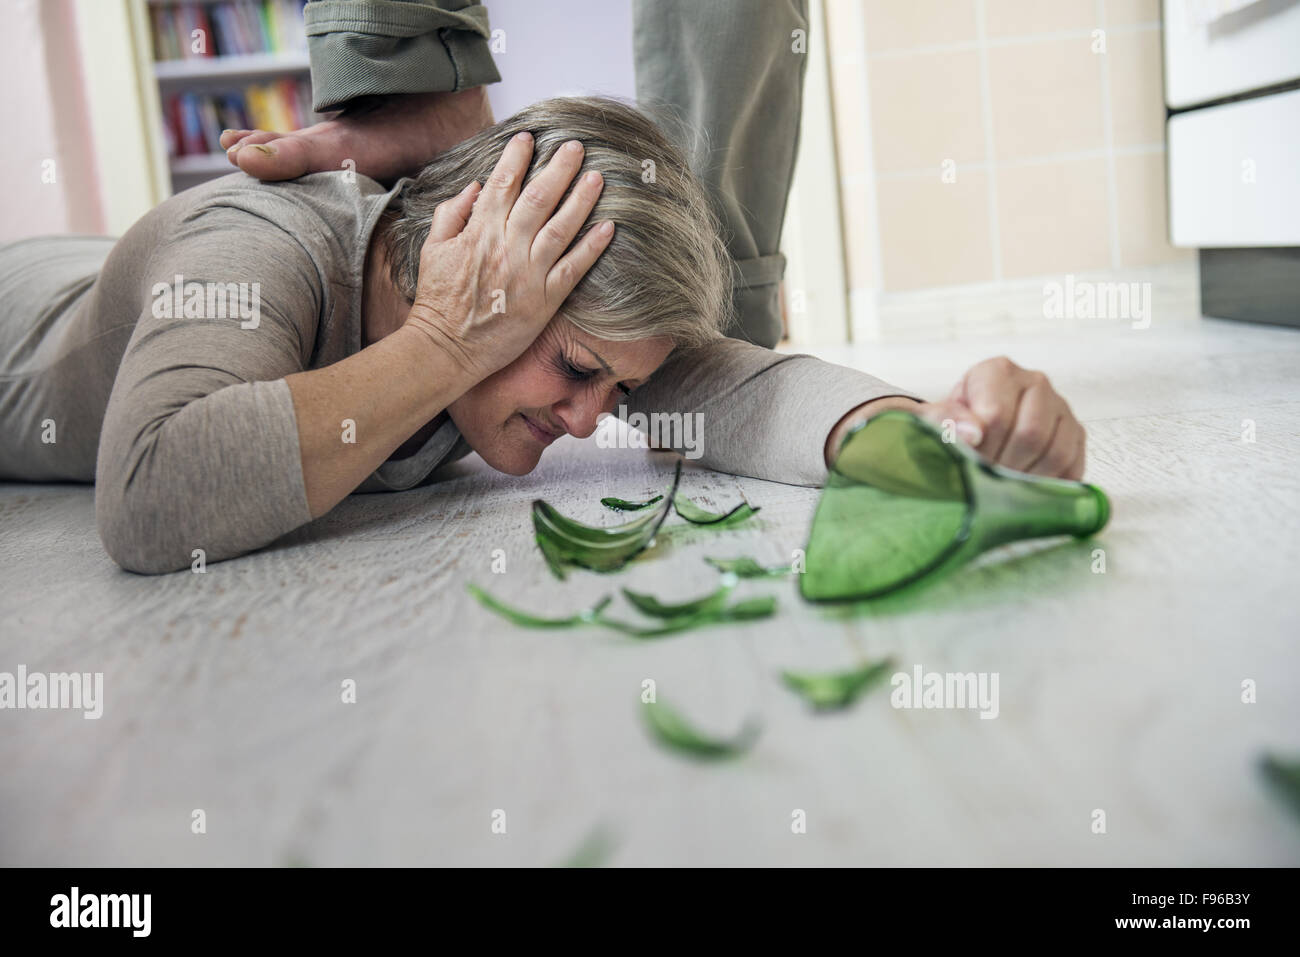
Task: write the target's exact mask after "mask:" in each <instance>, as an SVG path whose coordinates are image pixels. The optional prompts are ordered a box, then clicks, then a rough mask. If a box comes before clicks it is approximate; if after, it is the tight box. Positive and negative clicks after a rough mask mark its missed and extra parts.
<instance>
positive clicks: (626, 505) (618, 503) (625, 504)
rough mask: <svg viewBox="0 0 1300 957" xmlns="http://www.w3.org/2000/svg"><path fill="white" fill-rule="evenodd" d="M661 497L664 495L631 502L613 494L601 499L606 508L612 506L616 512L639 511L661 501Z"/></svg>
mask: <svg viewBox="0 0 1300 957" xmlns="http://www.w3.org/2000/svg"><path fill="white" fill-rule="evenodd" d="M661 498H663V496H662V495H656V496H655V497H654V498H652V499H648V500H647V501H644V502H629V501H626V500H624V499H621V498H614V497H612V496H611V497H609V498H602V499H601V500H600V504H601V505H604V506H605V507H606V508H612V509H613V510H614V511H616V512H639V511H641V509H643V508H649V507H650V506H651V505H653V504H654V503H655V502H657V501H659V500H660V499H661Z"/></svg>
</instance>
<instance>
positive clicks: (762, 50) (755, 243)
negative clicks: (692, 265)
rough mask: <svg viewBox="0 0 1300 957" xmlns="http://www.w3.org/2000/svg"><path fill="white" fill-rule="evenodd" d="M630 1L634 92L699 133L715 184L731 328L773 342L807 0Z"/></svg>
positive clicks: (698, 162)
mask: <svg viewBox="0 0 1300 957" xmlns="http://www.w3.org/2000/svg"><path fill="white" fill-rule="evenodd" d="M632 9H633V29H634V31H635V35H634V38H633V45H634V51H635V67H636V92H637V99H638V100H639V101H640V102H641V103H642V104H644V105H646V106H651V107H654V106H663V107H667V108H669V109H670V110H671V111H672V112H673V113H674V114H676V115H677V116H678V117H680V118H681V119H682V120H684V121H685V122H686V123H687V124H689V126H690V129H691V131H692V132H693V133H694V134H695V135H696V138H697V139H696V142H695V143H694V144H693V148H691V150H690V159H691V167H692V169H694V171H695V172H696V173H697V174H698V175H699V176H700V178H701V179H702V180H703V181H704V183H705V185H706V186H707V187H708V189H709V192H710V195H711V196H712V198H713V201H714V207H715V209H716V211H717V214H718V218H719V219H720V220H721V221H722V227H723V234H724V238H725V239H726V241H727V248H728V249H729V250H730V252H731V257H732V259H733V260H734V262H735V277H736V278H735V288H734V291H733V299H734V303H735V307H736V319H737V325H736V326H734V327H733V328H732V329H731V330H729V334H730V335H732V336H733V337H735V338H737V339H745V340H748V341H750V342H755V343H758V344H759V345H764V346H768V347H771V346H774V345H776V343H777V342H778V341H779V340H780V338H781V331H782V325H781V303H780V299H779V296H778V288H779V283H780V280H781V277H782V275H783V274H784V273H785V257H784V256H783V255H781V253H780V252H779V251H778V248H779V246H780V241H781V225H782V223H783V222H784V220H785V207H786V202H787V200H788V198H789V195H790V183H791V180H792V179H793V176H794V159H795V152H796V150H797V149H798V145H799V114H800V106H801V100H802V96H803V80H804V72H805V70H806V68H807V54H806V53H805V52H803V51H804V50H806V49H807V36H808V8H807V0H764V2H762V3H753V2H744V0H634V2H633V8H632ZM796 31H802V33H797V32H796ZM687 145H688V146H691V145H692V144H687Z"/></svg>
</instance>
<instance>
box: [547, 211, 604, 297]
mask: <svg viewBox="0 0 1300 957" xmlns="http://www.w3.org/2000/svg"><path fill="white" fill-rule="evenodd" d="M613 238H614V224H613V223H612V222H609V221H608V220H607V221H605V222H603V223H597V224H596V225H594V226H592V227H591V229H589V230H587V233H586V235H585V236H583V237H582V239H581V240H579V241H578V244H577V245H576V246H574V247H573V248H572V249H570V250H569V251H568V253H566V254H565V256H564V258H563V259H561V260H560V261H559V262H557V263H556V264H555V265H554V266H552V267H551V271H550V272H549V273H547V275H546V301H547V302H553V303H555V304H556V306H557V308H558V306H559V304H560V303H562V302H564V300H565V298H566V297H567V296H568V295H569V293H571V292H573V287H574V286H576V285H577V284H578V282H579V281H580V280H581V279H582V277H583V276H585V275H587V270H588V269H590V268H591V267H592V264H593V263H595V262H596V260H597V259H598V258H600V254H601V253H602V252H604V251H605V247H606V246H608V245H609V241H610V240H611V239H613Z"/></svg>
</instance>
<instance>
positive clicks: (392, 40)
mask: <svg viewBox="0 0 1300 957" xmlns="http://www.w3.org/2000/svg"><path fill="white" fill-rule="evenodd" d="M303 21H304V23H305V25H306V30H307V46H308V50H309V51H310V55H311V77H312V96H313V102H312V109H314V110H315V111H316V112H318V113H324V112H326V111H329V110H337V109H339V108H340V107H342V106H343V105H344V104H345V103H347V101H349V100H352V99H354V98H356V97H359V96H371V95H384V94H390V93H430V92H435V91H453V90H465V89H469V88H470V87H474V86H481V85H483V84H485V83H497V82H499V81H500V80H501V74H500V73H499V72H497V68H496V64H495V63H494V62H493V61H492V54H491V52H490V50H489V48H488V41H489V39H490V38H491V35H492V31H491V28H490V27H489V25H488V13H487V8H486V7H485V6H483V5H482V4H481V3H475V2H474V0H312V2H310V3H308V4H307V6H306V7H305V8H304V9H303Z"/></svg>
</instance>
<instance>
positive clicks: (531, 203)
mask: <svg viewBox="0 0 1300 957" xmlns="http://www.w3.org/2000/svg"><path fill="white" fill-rule="evenodd" d="M582 156H583V149H582V144H581V143H579V142H578V141H577V140H569V141H568V142H567V143H565V144H564V145H562V146H561V147H560V148H559V149H557V150H556V151H555V152H554V153H553V154H552V155H551V159H550V161H549V162H548V163H547V164H546V166H545V168H544V169H543V170H542V171H541V172H540V173H538V174H537V175H536V176H534V177H533V178H532V180H531V181H530V182H529V184H528V185H527V186H525V187H524V188H523V190H522V191H521V192H520V193H519V198H518V199H517V200H515V205H514V206H513V207H512V208H511V210H510V214H509V216H507V217H506V242H507V243H508V244H509V245H510V246H511V247H513V248H515V249H517V250H518V251H519V252H520V253H527V252H528V251H529V250H530V249H531V248H532V246H533V240H534V239H535V238H536V237H537V234H538V233H539V232H540V231H541V229H542V227H543V226H545V225H546V221H547V219H548V218H550V215H551V213H552V212H554V211H555V207H556V206H557V205H559V202H560V197H561V196H563V195H564V191H565V190H566V189H568V188H569V184H570V183H572V182H573V177H574V176H576V175H577V173H578V170H579V169H581V168H582ZM584 218H585V217H584ZM580 225H581V224H580ZM575 233H576V230H575ZM569 238H570V239H572V238H573V237H572V236H570V237H569ZM565 245H566V246H567V245H568V243H565ZM557 255H558V254H557ZM552 261H553V260H552ZM546 265H547V266H549V265H550V263H547V264H546Z"/></svg>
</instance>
